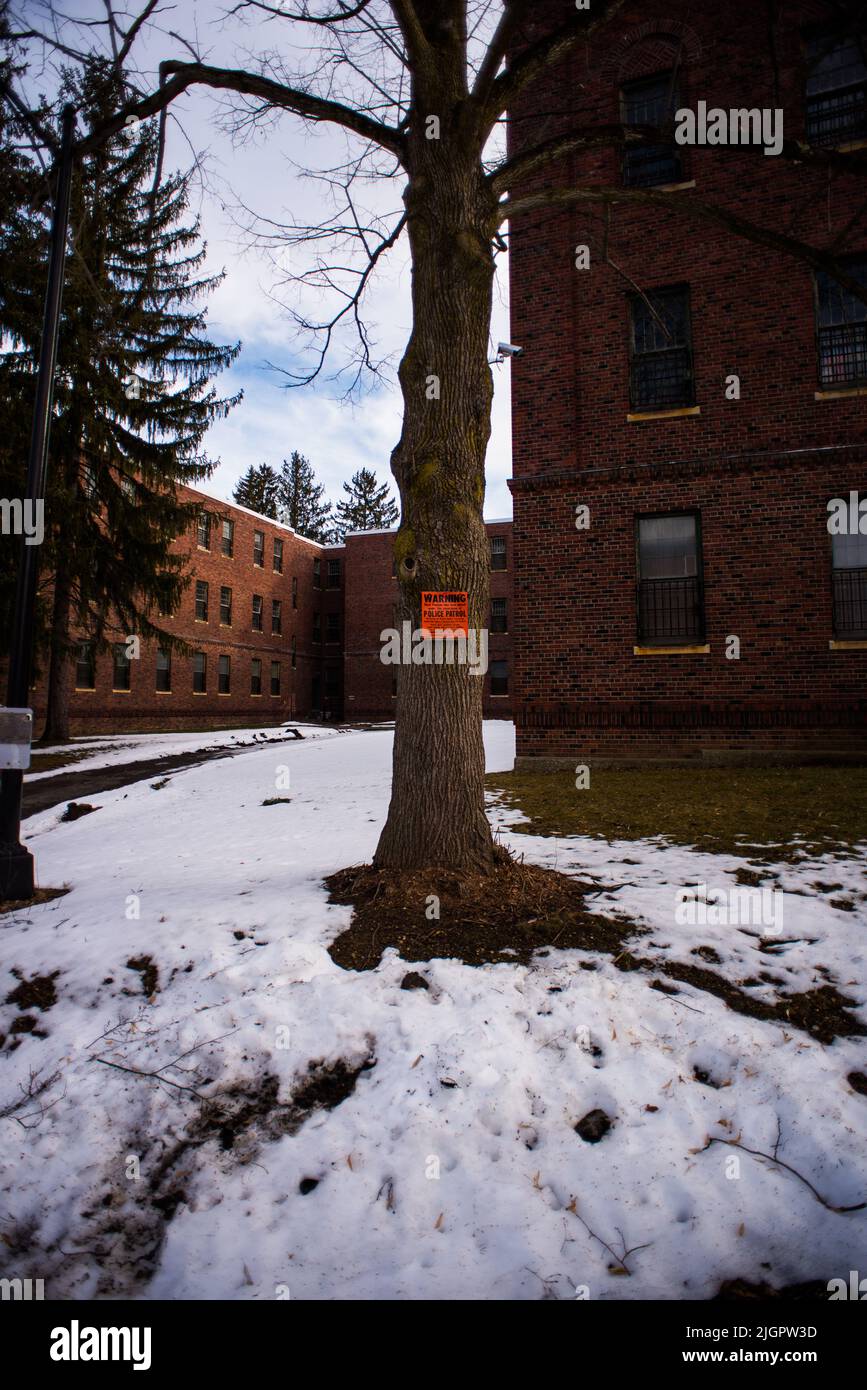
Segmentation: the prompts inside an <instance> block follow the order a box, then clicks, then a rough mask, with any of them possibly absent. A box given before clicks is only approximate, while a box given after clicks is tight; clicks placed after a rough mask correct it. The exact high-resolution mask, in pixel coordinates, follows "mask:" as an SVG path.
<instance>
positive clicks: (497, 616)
mask: <svg viewBox="0 0 867 1390" xmlns="http://www.w3.org/2000/svg"><path fill="white" fill-rule="evenodd" d="M508 631H509V623H508V613H507V604H506V600H505V599H504V598H493V599H491V632H508Z"/></svg>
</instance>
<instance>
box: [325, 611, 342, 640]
mask: <svg viewBox="0 0 867 1390" xmlns="http://www.w3.org/2000/svg"><path fill="white" fill-rule="evenodd" d="M325 640H326V642H339V641H340V614H339V613H326V615H325Z"/></svg>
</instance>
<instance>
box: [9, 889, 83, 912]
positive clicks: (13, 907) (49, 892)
mask: <svg viewBox="0 0 867 1390" xmlns="http://www.w3.org/2000/svg"><path fill="white" fill-rule="evenodd" d="M68 892H69V888H68V887H66V888H37V890H36V892H35V893H34V894H33V897H32V898H16V899H15V900H14V902H9V903H4V904H3V906H2V907H0V917H5V916H6V914H7V913H8V912H20V911H21V909H22V908H25V907H38V906H39V904H40V903H50V902H51V901H52V899H53V898H62V897H63V896H64V894H66V893H68Z"/></svg>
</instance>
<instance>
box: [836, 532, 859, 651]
mask: <svg viewBox="0 0 867 1390" xmlns="http://www.w3.org/2000/svg"><path fill="white" fill-rule="evenodd" d="M831 545H832V556H833V566H834V576H833V582H834V636H835V637H837V638H839V639H841V640H842V641H847V640H848V641H850V642H851V641H864V640H867V536H861V535H854V536H832V537H831Z"/></svg>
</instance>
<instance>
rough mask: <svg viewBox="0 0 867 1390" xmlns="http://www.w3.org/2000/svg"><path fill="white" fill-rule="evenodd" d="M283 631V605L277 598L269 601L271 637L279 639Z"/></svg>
mask: <svg viewBox="0 0 867 1390" xmlns="http://www.w3.org/2000/svg"><path fill="white" fill-rule="evenodd" d="M282 631H283V603H282V600H281V599H279V598H272V600H271V636H272V637H279V636H280V635H281V633H282Z"/></svg>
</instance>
